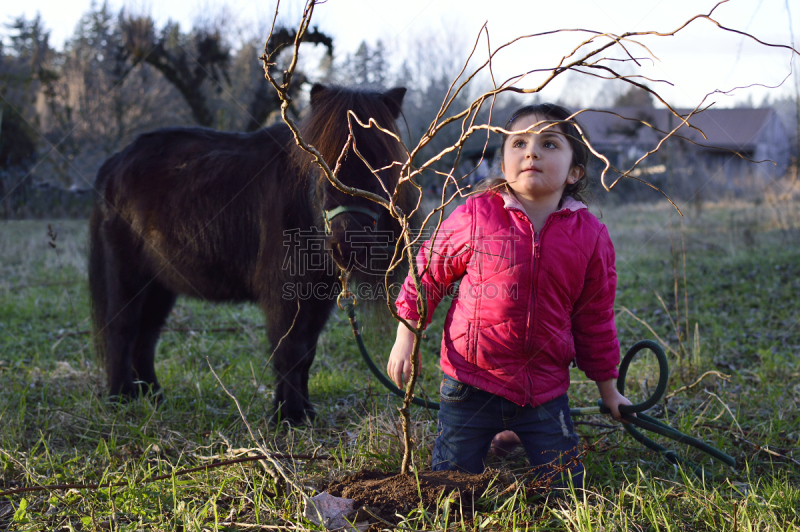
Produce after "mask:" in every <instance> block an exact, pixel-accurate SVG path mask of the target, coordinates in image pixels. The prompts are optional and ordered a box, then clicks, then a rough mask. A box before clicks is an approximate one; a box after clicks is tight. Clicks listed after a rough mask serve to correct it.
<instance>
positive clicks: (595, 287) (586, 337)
mask: <svg viewBox="0 0 800 532" xmlns="http://www.w3.org/2000/svg"><path fill="white" fill-rule="evenodd" d="M614 261H615V257H614V245H613V244H612V243H611V238H610V237H609V236H608V230H607V229H606V227H605V226H603V228H602V230H601V232H600V235H599V236H598V238H597V242H596V244H595V248H594V251H593V253H592V256H591V258H590V259H589V264H588V267H587V270H586V279H585V280H584V285H583V291H582V292H581V295H580V296H579V297H578V301H577V302H576V303H575V306H574V308H573V313H572V335H573V338H574V340H575V355H576V362H577V363H578V367H579V368H580V369H581V371H583V372H584V373H586V376H587V377H589V378H590V379H592V380H593V381H607V380H609V379H615V378H617V377H618V376H619V372H618V371H617V366H618V365H619V340H618V339H617V326H616V324H615V323H614V296H615V295H616V291H617V269H616V266H615V263H614Z"/></svg>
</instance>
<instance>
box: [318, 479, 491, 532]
mask: <svg viewBox="0 0 800 532" xmlns="http://www.w3.org/2000/svg"><path fill="white" fill-rule="evenodd" d="M495 476H497V472H496V471H491V470H488V469H487V470H486V471H484V472H483V473H481V474H480V475H470V474H467V473H459V472H456V471H421V472H419V473H418V475H417V476H415V475H414V474H413V473H410V474H408V475H398V474H387V473H381V472H379V471H359V472H357V473H354V474H352V475H349V476H347V477H345V478H343V479H341V480H338V481H334V482H332V483H330V484H329V485H328V486H327V487H325V488H324V489H323V490H322V491H326V492H328V493H330V494H331V495H335V496H337V497H344V498H347V499H353V500H354V507H355V508H365V509H366V510H368V511H369V513H372V514H374V515H375V516H377V517H380V518H381V519H383V520H385V521H388V522H390V523H397V522H398V518H397V516H396V514H400V515H407V514H408V513H409V512H410V511H411V510H413V509H415V508H419V507H420V503H422V506H423V507H424V508H426V509H429V508H434V507H435V506H436V504H437V502H439V501H441V502H443V501H444V500H446V498H447V497H450V498H451V499H453V502H451V505H453V506H452V507H453V508H459V507H462V508H464V510H467V509H468V508H471V507H472V503H473V501H474V500H475V499H477V498H478V497H480V496H481V495H482V494H483V493H484V492H485V491H486V488H487V487H488V486H489V483H490V482H491V481H492V479H493V478H495ZM417 478H419V485H418V484H417ZM443 493H444V495H443ZM420 496H421V498H420ZM369 513H367V512H365V511H363V510H361V511H359V516H358V519H357V520H361V519H369V521H371V522H374V521H375V519H374V518H372V517H371V516H369Z"/></svg>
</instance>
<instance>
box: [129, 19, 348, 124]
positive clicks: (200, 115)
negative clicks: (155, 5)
mask: <svg viewBox="0 0 800 532" xmlns="http://www.w3.org/2000/svg"><path fill="white" fill-rule="evenodd" d="M212 24H213V23H212ZM121 29H122V33H123V40H124V46H125V49H126V50H127V52H128V54H130V57H131V59H132V60H133V61H134V62H135V63H140V62H145V63H147V64H150V65H152V66H153V67H154V68H155V69H157V70H158V71H159V72H161V74H162V75H163V76H164V77H165V78H166V79H167V80H168V81H169V82H170V83H171V84H172V85H173V86H175V88H176V89H178V91H179V92H180V94H181V95H182V96H183V98H184V100H185V101H186V103H187V104H188V105H189V108H190V109H191V112H192V116H193V117H194V120H195V122H196V123H197V124H199V125H201V126H206V127H220V126H222V127H224V126H225V125H231V124H234V123H235V122H236V121H235V120H232V119H227V120H223V122H225V123H222V124H221V123H220V120H218V115H219V114H220V113H215V110H220V109H221V108H222V107H223V106H222V105H221V104H220V102H218V101H217V102H215V100H216V99H219V97H220V95H221V93H222V92H223V88H225V89H226V90H230V88H231V86H232V83H231V76H230V65H231V58H232V55H233V54H232V52H231V46H230V45H229V44H228V43H227V41H226V40H225V37H224V33H223V32H222V30H221V29H220V28H218V27H214V26H213V25H211V26H209V27H205V28H203V27H201V28H194V29H193V30H191V31H190V32H188V33H183V32H181V29H180V26H179V25H178V24H177V23H174V22H169V23H168V24H167V25H166V26H165V27H164V28H163V29H162V30H161V31H160V32H159V35H158V36H156V31H155V25H154V23H153V20H152V19H151V18H150V17H141V16H140V17H126V18H125V19H124V20H123V21H122V23H121ZM295 35H296V33H295V31H294V30H289V29H287V28H278V29H277V30H276V31H275V33H274V34H273V36H272V39H271V40H270V42H269V43H267V48H268V50H276V49H279V48H282V47H284V46H287V45H288V44H290V43H292V42H294V38H295ZM306 42H310V43H314V44H322V45H324V46H325V47H326V48H327V50H328V54H332V53H333V39H332V38H331V37H329V36H328V35H325V34H324V33H322V32H320V31H319V30H318V29H316V28H315V29H314V30H313V31H311V32H309V33H308V35H307V38H306ZM254 49H255V46H253V43H249V44H247V45H245V46H244V47H243V48H242V49H241V50H239V51H238V53H237V54H235V55H234V58H235V60H237V61H236V62H237V63H239V65H237V66H241V58H243V57H244V58H247V57H249V58H250V61H252V63H253V64H255V65H257V64H258V63H257V61H258V59H257V58H258V55H255V54H254V55H251V52H252V51H253V50H254ZM247 72H248V74H250V75H248V76H247V78H248V80H249V81H250V82H249V83H246V84H245V85H244V88H245V89H246V91H245V92H249V94H247V95H246V96H248V98H247V100H248V103H247V106H246V109H247V115H248V116H247V119H246V120H245V124H244V128H245V129H247V130H254V129H257V128H259V127H261V126H263V124H264V122H265V121H266V119H267V117H268V116H269V114H270V113H271V112H272V111H274V110H276V109H278V108H280V102H279V101H278V99H277V97H276V96H274V95H273V94H272V92H273V91H268V90H267V85H266V82H265V81H264V79H263V72H262V73H261V75H260V76H258V78H259V80H260V83H259V85H260V86H259V87H253V86H252V78H253V76H252V73H253V70H252V68H248V69H247ZM299 81H301V82H302V80H299ZM301 84H302V83H297V84H296V85H295V87H296V88H295V90H300V89H299V87H300V86H301ZM248 85H249V87H248ZM239 88H240V89H242V88H243V87H241V86H240V87H239ZM242 96H245V94H242ZM222 114H225V113H222ZM227 114H229V115H230V114H231V113H227ZM226 123H227V124H226Z"/></svg>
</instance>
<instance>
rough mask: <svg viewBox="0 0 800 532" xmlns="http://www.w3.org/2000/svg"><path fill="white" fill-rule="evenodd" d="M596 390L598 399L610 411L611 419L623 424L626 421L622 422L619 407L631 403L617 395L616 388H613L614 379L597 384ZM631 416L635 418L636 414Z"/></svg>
mask: <svg viewBox="0 0 800 532" xmlns="http://www.w3.org/2000/svg"><path fill="white" fill-rule="evenodd" d="M597 389H598V390H600V399H602V400H603V404H604V405H606V406H607V407H608V408H609V409H611V417H613V418H614V420H615V421H622V422H623V423H626V421H623V419H622V414H621V413H620V411H619V406H620V405H629V404H631V402H630V401H629V400H628V398H627V397H625V396H624V395H622V394H621V393H619V391H618V390H617V387H616V386H614V379H609V380H607V381H603V382H598V383H597ZM633 415H634V416H635V415H636V414H633Z"/></svg>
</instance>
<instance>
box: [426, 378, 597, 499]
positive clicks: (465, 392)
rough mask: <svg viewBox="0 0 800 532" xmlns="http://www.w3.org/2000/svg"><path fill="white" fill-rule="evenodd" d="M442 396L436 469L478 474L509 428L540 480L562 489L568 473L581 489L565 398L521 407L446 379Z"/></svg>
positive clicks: (436, 449) (574, 438) (576, 449)
mask: <svg viewBox="0 0 800 532" xmlns="http://www.w3.org/2000/svg"><path fill="white" fill-rule="evenodd" d="M440 395H441V401H440V403H439V405H440V409H439V433H438V436H437V437H436V444H435V446H434V448H433V463H432V469H433V470H434V471H466V472H468V473H475V474H477V473H480V472H482V471H483V468H484V464H483V461H484V459H485V458H486V454H487V453H488V452H489V446H490V445H491V443H492V438H494V436H495V435H496V434H497V433H499V432H502V431H504V430H513V431H514V432H515V433H516V434H517V436H519V439H520V440H521V441H522V445H523V446H524V447H525V452H526V453H527V455H528V460H529V461H530V463H531V466H533V469H534V473H536V474H537V476H538V477H539V478H549V479H551V480H553V481H555V482H557V483H561V485H562V486H563V485H564V480H565V479H566V475H567V474H571V476H572V482H573V484H574V485H575V487H583V465H582V464H581V463H580V461H579V460H578V458H577V456H578V436H577V435H576V434H575V431H574V429H573V425H572V418H571V417H570V415H569V400H568V399H567V396H566V394H564V395H562V396H561V397H557V398H555V399H553V400H552V401H548V402H547V403H544V404H542V405H539V406H537V407H535V408H534V407H531V406H519V405H517V404H516V403H513V402H512V401H509V400H508V399H504V398H502V397H500V396H498V395H494V394H492V393H489V392H485V391H483V390H479V389H478V388H475V387H473V386H469V385H467V384H464V383H462V382H459V381H457V380H455V379H453V378H452V377H449V376H447V375H445V376H444V378H443V379H442V385H441V393H440ZM561 473H563V474H564V475H563V476H562V475H561ZM557 477H558V478H557Z"/></svg>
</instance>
